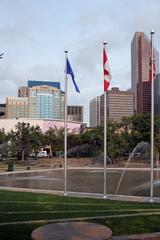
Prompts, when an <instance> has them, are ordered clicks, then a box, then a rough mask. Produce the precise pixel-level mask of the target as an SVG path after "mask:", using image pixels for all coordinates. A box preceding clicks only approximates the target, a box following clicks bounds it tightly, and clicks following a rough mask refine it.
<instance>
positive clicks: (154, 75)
mask: <svg viewBox="0 0 160 240" xmlns="http://www.w3.org/2000/svg"><path fill="white" fill-rule="evenodd" d="M155 78H156V61H155V54H154V52H153V80H154V79H155ZM151 80H152V57H151V54H150V59H149V81H151Z"/></svg>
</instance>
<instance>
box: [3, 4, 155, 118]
mask: <svg viewBox="0 0 160 240" xmlns="http://www.w3.org/2000/svg"><path fill="white" fill-rule="evenodd" d="M0 11H1V14H0V53H4V57H3V59H0V102H1V103H4V102H5V100H6V97H7V96H17V89H18V87H20V86H26V85H27V81H28V79H30V80H50V81H59V82H60V83H61V88H62V90H64V79H65V74H64V67H65V54H64V51H65V49H68V58H69V61H70V63H71V66H72V69H73V72H74V75H75V80H76V82H77V85H78V86H79V89H80V92H81V93H80V94H78V93H76V92H75V90H74V86H73V84H72V81H71V79H70V77H68V79H69V80H68V82H69V83H68V104H70V105H83V106H84V122H87V123H89V101H90V100H91V99H93V98H94V97H96V96H98V95H101V94H103V61H102V52H103V41H104V40H106V41H107V53H108V58H109V65H110V69H111V75H112V79H111V84H110V88H112V87H119V88H120V90H127V89H129V88H130V87H131V66H130V65H131V60H130V58H131V56H130V45H131V41H132V38H133V36H134V33H135V32H136V31H142V32H145V33H146V35H147V36H148V37H150V31H151V29H154V31H155V36H154V45H155V47H156V49H157V50H158V51H160V27H159V24H160V0H138V1H137V0H134V1H132V0H59V1H57V0H0Z"/></svg>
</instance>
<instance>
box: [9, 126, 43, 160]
mask: <svg viewBox="0 0 160 240" xmlns="http://www.w3.org/2000/svg"><path fill="white" fill-rule="evenodd" d="M15 128H16V131H13V130H12V131H11V132H10V133H9V135H8V136H9V143H10V144H9V148H10V151H11V153H12V154H16V155H18V154H20V155H21V157H22V162H23V161H24V159H25V156H27V155H28V153H29V152H30V151H31V150H32V149H38V148H39V147H40V146H42V143H43V141H42V140H43V134H42V132H41V130H40V128H39V127H38V126H36V127H35V126H32V127H30V124H29V123H24V122H22V123H21V122H19V123H18V124H17V125H16V126H15Z"/></svg>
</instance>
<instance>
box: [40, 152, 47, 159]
mask: <svg viewBox="0 0 160 240" xmlns="http://www.w3.org/2000/svg"><path fill="white" fill-rule="evenodd" d="M38 157H39V158H43V157H44V158H46V157H47V152H46V151H40V152H39V153H38Z"/></svg>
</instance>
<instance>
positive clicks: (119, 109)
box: [100, 87, 134, 125]
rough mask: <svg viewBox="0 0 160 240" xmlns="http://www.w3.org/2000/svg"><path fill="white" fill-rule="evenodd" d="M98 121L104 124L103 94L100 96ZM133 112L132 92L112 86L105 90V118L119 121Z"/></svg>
mask: <svg viewBox="0 0 160 240" xmlns="http://www.w3.org/2000/svg"><path fill="white" fill-rule="evenodd" d="M100 113H101V114H100V123H101V125H103V124H104V94H102V95H101V96H100ZM133 114H134V93H133V92H131V91H121V90H119V88H118V87H113V88H112V89H111V90H109V91H108V92H107V118H108V119H109V120H110V121H114V122H120V121H121V120H122V118H123V117H130V116H133Z"/></svg>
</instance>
